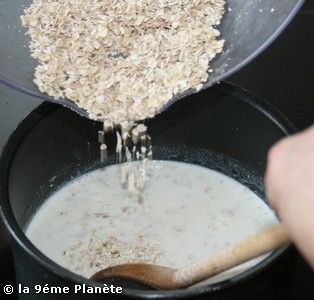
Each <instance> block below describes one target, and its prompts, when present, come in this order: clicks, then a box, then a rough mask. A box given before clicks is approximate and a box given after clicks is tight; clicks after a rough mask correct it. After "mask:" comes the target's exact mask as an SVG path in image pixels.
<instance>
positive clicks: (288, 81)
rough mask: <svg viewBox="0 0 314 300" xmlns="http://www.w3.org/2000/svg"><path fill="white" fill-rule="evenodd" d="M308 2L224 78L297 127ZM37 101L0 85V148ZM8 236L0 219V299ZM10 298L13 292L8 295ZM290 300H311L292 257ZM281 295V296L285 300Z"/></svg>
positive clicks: (304, 114) (7, 277)
mask: <svg viewBox="0 0 314 300" xmlns="http://www.w3.org/2000/svg"><path fill="white" fill-rule="evenodd" d="M313 36H314V1H312V0H307V1H306V3H305V5H304V6H303V8H302V9H301V11H300V12H299V13H298V15H297V16H296V18H295V19H294V20H293V21H292V23H291V24H290V25H289V26H288V28H287V29H286V30H285V31H284V32H283V34H282V35H281V36H280V37H279V38H278V39H277V40H276V41H275V42H274V43H273V44H272V45H271V46H270V47H269V48H268V49H266V50H265V51H264V53H262V54H261V55H260V56H259V57H258V58H256V59H255V60H254V61H253V62H251V63H250V64H249V65H248V66H246V67H244V68H243V69H242V70H241V71H239V72H238V73H236V74H235V75H233V76H231V77H230V78H229V79H228V81H230V82H233V83H235V84H237V85H239V86H241V87H244V88H246V89H248V90H250V91H252V92H253V93H255V94H257V95H259V96H261V97H262V98H264V99H266V100H267V101H268V102H270V103H271V104H273V105H274V106H275V107H277V108H278V109H279V110H280V111H281V112H282V113H284V114H285V115H286V116H287V117H288V118H289V119H290V121H292V123H294V124H295V125H296V127H297V128H298V129H299V130H301V129H304V128H306V127H307V126H309V125H311V124H313V122H314V87H313V82H314V40H313ZM38 104H39V102H38V100H36V99H32V98H30V97H28V96H25V95H22V94H20V93H18V92H16V91H13V90H10V89H9V88H6V87H4V86H2V85H0V128H1V129H0V148H2V146H3V145H4V143H5V142H6V140H7V138H8V136H9V134H10V133H11V131H12V130H13V129H14V128H15V126H16V125H17V124H18V123H19V121H20V120H22V119H23V118H24V117H25V116H26V115H27V114H28V113H29V112H30V111H31V110H32V109H33V108H34V107H36V106H37V105H38ZM14 283H15V276H14V266H13V258H12V253H11V248H10V242H9V236H8V233H7V232H6V230H5V229H4V226H3V224H2V222H1V221H0V299H6V298H5V297H4V296H5V295H4V293H3V287H4V286H5V285H6V284H14ZM8 299H11V300H14V299H16V296H14V295H12V296H8ZM289 299H290V300H299V299H302V300H307V299H314V273H313V271H312V270H311V269H310V267H309V266H308V265H307V263H306V262H305V261H304V260H303V259H302V257H301V256H300V255H298V258H297V267H296V270H295V280H294V286H293V293H291V295H290V297H289ZM289 299H287V298H286V299H285V300H289Z"/></svg>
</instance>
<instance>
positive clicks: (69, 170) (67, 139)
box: [0, 83, 295, 299]
mask: <svg viewBox="0 0 314 300" xmlns="http://www.w3.org/2000/svg"><path fill="white" fill-rule="evenodd" d="M146 123H147V125H148V130H149V134H150V135H151V136H152V141H153V155H154V158H155V159H162V160H179V161H185V162H190V163H194V164H199V165H202V166H206V167H210V168H213V169H215V170H219V171H220V172H223V173H224V174H226V175H228V176H231V177H233V178H235V179H236V180H238V181H240V182H241V183H243V184H244V185H246V186H248V187H249V188H250V189H251V190H253V191H254V192H255V193H257V194H258V195H259V196H260V197H262V198H263V199H265V194H264V185H263V176H264V172H265V167H266V157H267V152H268V150H269V148H270V147H271V145H273V144H274V143H275V142H276V141H278V140H279V139H280V138H282V137H284V136H286V135H288V134H291V133H293V132H295V128H294V126H293V125H292V124H291V123H290V122H289V121H288V120H287V119H286V118H285V117H284V116H282V115H281V114H280V113H279V112H278V111H276V110H275V109H274V108H273V107H271V106H270V105H269V104H267V103H266V102H265V101H263V100H261V99H259V98H257V97H256V96H254V95H252V94H250V93H249V92H247V91H245V90H243V89H240V88H237V87H235V86H233V85H230V84H228V83H221V84H218V85H216V86H214V87H212V88H210V89H207V90H205V91H202V92H200V93H198V94H195V95H192V96H190V97H187V98H185V99H183V100H181V101H179V102H177V103H175V104H174V105H173V106H171V107H170V108H169V109H168V110H167V111H165V112H163V113H162V114H160V115H158V116H156V117H155V118H154V119H152V120H148V121H147V122H146ZM101 127H102V124H100V123H97V122H93V121H91V120H88V119H85V118H82V117H80V116H78V115H77V114H75V113H74V112H72V111H70V110H68V109H65V108H63V107H61V106H58V105H54V104H47V103H45V104H42V105H41V106H40V107H39V108H37V109H36V110H35V111H33V112H32V113H31V114H30V115H29V116H28V117H27V118H26V119H25V120H24V121H23V122H22V123H21V124H20V125H19V126H18V128H17V129H16V130H15V132H14V133H13V134H12V136H11V138H10V139H9V141H8V143H7V145H6V147H5V149H4V151H3V154H2V157H1V161H0V178H1V182H0V200H1V202H0V204H1V213H2V216H3V218H4V221H5V223H6V226H7V228H8V229H9V231H10V232H11V235H12V237H13V252H14V260H15V269H16V277H17V283H18V284H20V286H19V287H20V288H21V287H28V288H29V289H30V290H29V293H20V294H19V297H20V299H36V297H37V298H38V299H48V298H49V299H63V298H67V299H68V298H69V297H70V294H71V293H72V294H73V295H72V296H71V298H73V297H74V295H75V298H76V299H94V298H97V299H98V298H99V299H103V298H104V297H106V299H116V298H122V297H127V298H134V299H151V298H154V299H166V298H167V299H168V298H169V299H192V298H198V299H287V297H288V296H287V295H289V292H290V291H289V286H291V284H290V283H291V281H292V280H293V259H294V251H293V249H292V248H291V247H285V248H282V249H280V250H278V251H275V252H274V253H273V254H271V255H270V256H269V257H268V258H267V259H266V260H264V261H263V262H261V263H260V264H258V265H257V266H255V267H254V268H252V269H250V270H248V271H246V272H244V273H242V274H240V275H238V276H235V277H233V278H232V279H229V280H226V281H223V282H220V283H217V284H213V285H209V286H205V287H200V288H195V289H186V290H176V291H169V292H160V291H151V290H144V289H139V287H138V286H137V287H134V286H131V287H128V288H127V287H124V288H123V293H122V294H87V293H85V294H84V293H82V292H78V293H77V294H74V285H75V284H77V285H83V284H86V286H103V285H101V284H98V283H94V282H91V281H89V280H87V279H83V278H82V277H80V276H78V275H75V274H73V273H71V272H68V271H66V270H65V269H63V268H62V267H60V266H58V265H57V264H55V263H54V262H52V261H51V260H49V259H48V258H47V257H45V256H44V255H43V254H42V253H41V252H40V251H38V250H37V249H36V248H35V247H34V246H33V245H32V244H31V242H30V241H29V240H28V239H27V238H26V236H25V235H24V233H23V230H24V229H25V227H26V226H27V224H28V222H29V220H30V218H31V217H32V215H33V214H34V212H35V211H36V210H37V209H38V207H39V206H40V205H41V204H42V203H43V201H44V200H45V199H46V198H47V197H48V196H49V195H50V194H51V193H52V192H53V191H55V190H56V189H57V188H58V187H60V186H61V185H63V184H64V183H65V182H66V181H68V180H70V179H71V178H73V177H75V176H77V175H78V174H81V173H84V172H87V171H89V170H92V169H95V168H99V167H102V166H104V165H107V164H114V163H115V162H116V158H115V150H114V149H115V135H114V134H112V135H111V136H109V137H108V139H107V142H108V147H109V159H108V161H107V162H105V163H101V162H100V161H99V155H100V154H99V144H98V141H97V136H98V130H99V129H100V128H101ZM265 201H267V200H265ZM46 284H47V286H48V287H52V286H59V287H64V286H65V287H68V288H69V291H70V294H58V295H56V294H54V295H51V294H44V293H39V294H36V289H35V286H36V285H40V286H41V287H42V288H43V287H45V285H46ZM108 284H111V283H108ZM113 284H114V285H116V286H119V285H120V284H123V283H122V282H120V281H114V282H113ZM25 291H27V290H25Z"/></svg>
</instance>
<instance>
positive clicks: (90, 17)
mask: <svg viewBox="0 0 314 300" xmlns="http://www.w3.org/2000/svg"><path fill="white" fill-rule="evenodd" d="M224 4H225V1H224V0H207V1H206V0H202V1H201V0H180V1H176V0H169V1H166V0H156V1H147V0H128V1H122V0H109V1H104V0H34V2H33V4H32V5H31V6H30V7H29V8H27V9H26V10H25V15H24V16H22V17H21V19H22V23H23V26H25V27H27V28H28V34H29V35H30V37H31V39H32V41H31V44H30V47H31V52H32V56H33V57H34V58H35V59H37V60H38V63H39V64H38V66H37V67H36V70H35V79H34V82H35V83H36V84H37V85H38V87H39V89H40V91H41V92H45V93H47V94H48V95H50V96H52V97H54V98H55V99H61V98H68V99H70V100H72V101H75V102H76V103H77V105H78V106H80V107H82V108H84V109H86V110H87V112H88V113H89V116H90V118H92V119H102V120H104V119H105V120H110V121H112V122H113V123H115V124H120V123H121V122H123V121H131V122H132V121H137V120H143V119H145V118H147V117H153V116H154V115H155V114H156V113H157V112H158V111H159V110H160V109H161V108H162V107H163V105H165V104H166V103H167V102H168V101H169V100H170V99H171V98H172V97H173V96H174V95H175V94H178V93H182V92H184V91H186V90H188V89H190V88H196V89H197V90H198V89H201V87H202V83H203V82H205V81H206V80H207V78H208V72H211V71H212V70H211V69H210V67H209V62H210V61H211V60H212V59H213V58H214V57H215V56H216V54H217V53H219V52H221V51H222V47H223V44H224V40H218V39H217V37H218V36H219V31H218V30H217V29H215V28H214V26H215V25H218V24H219V23H220V20H221V18H222V15H223V13H224Z"/></svg>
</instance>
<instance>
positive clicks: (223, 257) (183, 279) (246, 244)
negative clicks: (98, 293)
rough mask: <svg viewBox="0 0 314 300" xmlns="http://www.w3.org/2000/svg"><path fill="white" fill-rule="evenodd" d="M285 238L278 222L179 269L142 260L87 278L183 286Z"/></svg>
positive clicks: (278, 244)
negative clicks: (120, 279)
mask: <svg viewBox="0 0 314 300" xmlns="http://www.w3.org/2000/svg"><path fill="white" fill-rule="evenodd" d="M289 241H290V239H289V236H288V234H287V232H286V230H285V229H284V227H283V226H282V225H281V224H278V225H275V226H273V227H271V228H269V229H267V230H265V231H262V232H261V233H259V234H257V235H255V236H253V237H250V238H248V239H246V240H244V241H241V242H239V243H237V244H236V245H234V246H231V247H230V248H228V249H226V250H224V251H222V252H220V253H218V254H216V255H214V256H211V257H209V258H205V259H202V260H200V261H198V262H196V263H193V264H190V265H187V266H185V267H183V268H180V269H173V268H167V267H163V266H157V265H151V264H142V263H137V264H123V265H118V266H114V267H110V268H106V269H103V270H101V271H99V272H97V273H95V274H94V275H93V276H92V277H91V279H92V280H95V281H100V282H101V281H104V280H106V279H112V278H123V279H129V280H132V281H136V282H141V283H144V284H146V285H149V286H151V287H153V288H156V289H161V290H172V289H180V288H186V287H189V286H191V285H193V284H196V283H198V282H200V281H203V280H205V279H207V278H209V277H211V276H213V275H216V274H218V273H221V272H223V271H225V270H228V269H230V268H232V267H235V266H237V265H239V264H241V263H243V262H246V261H248V260H250V259H252V258H255V257H258V256H260V255H262V254H265V253H268V252H270V251H273V250H276V249H278V248H280V247H282V246H284V245H286V244H288V243H289Z"/></svg>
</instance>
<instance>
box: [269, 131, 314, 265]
mask: <svg viewBox="0 0 314 300" xmlns="http://www.w3.org/2000/svg"><path fill="white" fill-rule="evenodd" d="M265 181H266V193H267V196H268V199H269V202H270V205H271V206H272V207H273V208H274V209H275V211H276V212H277V213H278V215H279V217H280V218H281V221H282V223H283V225H284V226H285V227H286V229H287V230H288V232H289V234H290V236H291V239H292V241H293V242H294V244H295V245H296V247H297V248H298V249H299V250H300V252H301V253H302V254H303V255H304V257H305V258H306V259H307V260H308V262H309V263H310V264H311V266H312V268H314V126H312V127H310V128H309V129H307V130H305V131H303V132H301V133H298V134H295V135H292V136H290V137H287V138H284V139H283V140H281V141H279V142H278V143H277V144H275V145H274V146H273V147H272V148H271V149H270V151H269V154H268V162H267V170H266V175H265Z"/></svg>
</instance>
